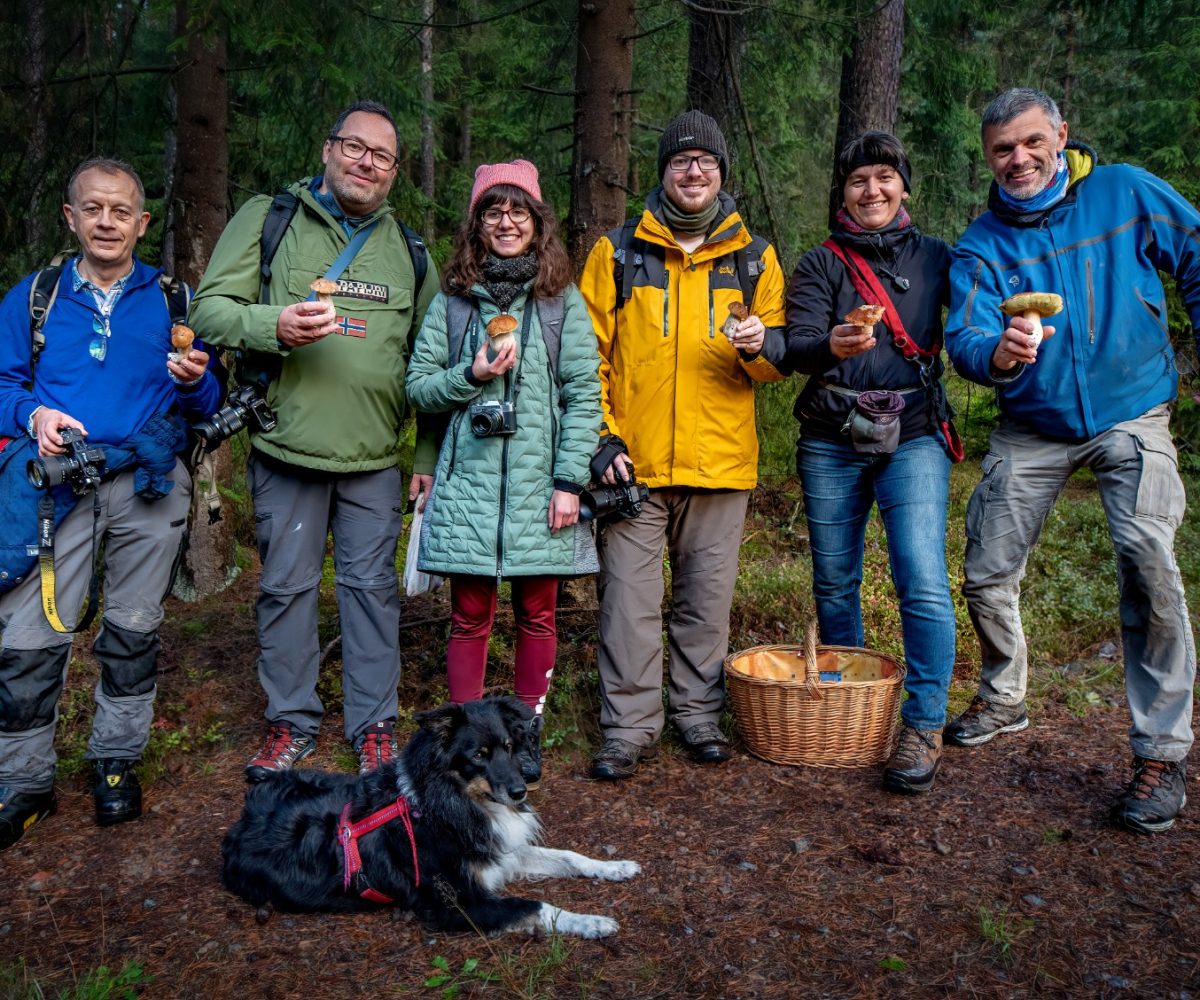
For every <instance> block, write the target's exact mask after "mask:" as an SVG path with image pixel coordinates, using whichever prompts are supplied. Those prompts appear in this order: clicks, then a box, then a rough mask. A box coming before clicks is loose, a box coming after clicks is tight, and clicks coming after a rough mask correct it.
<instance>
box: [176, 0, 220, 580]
mask: <svg viewBox="0 0 1200 1000" xmlns="http://www.w3.org/2000/svg"><path fill="white" fill-rule="evenodd" d="M190 12H191V4H190V3H189V2H188V0H178V4H177V6H176V10H175V17H176V29H175V34H176V36H178V37H183V36H186V37H187V39H188V47H187V56H186V61H185V63H184V66H183V68H182V69H181V70H180V71H179V73H178V74H177V75H176V77H175V95H174V97H175V102H174V103H175V135H174V142H173V143H169V144H168V151H169V152H170V151H171V150H172V149H173V151H174V163H173V164H171V165H170V169H169V170H168V174H167V176H168V177H169V178H170V185H171V186H170V196H169V199H168V220H167V231H168V234H169V237H168V241H165V243H164V258H163V259H164V265H165V266H167V267H169V266H170V265H171V264H172V263H173V265H174V273H175V276H176V277H178V278H180V279H182V280H183V281H186V282H187V283H188V284H189V285H191V286H192V287H193V288H195V287H196V286H197V285H198V284H199V283H200V278H201V277H202V275H203V274H204V269H205V268H206V267H207V266H208V259H209V257H210V255H211V254H212V250H213V247H214V246H215V245H216V242H217V237H218V236H220V234H221V230H222V229H223V228H224V227H225V221H226V215H225V206H226V199H227V194H228V193H227V188H228V173H229V144H228V138H227V136H226V121H227V106H228V105H227V99H226V82H225V62H226V33H225V32H226V29H225V25H224V24H221V23H213V22H208V23H203V24H189V23H188V18H189V14H190ZM167 247H170V248H171V257H167V255H166V248H167ZM215 459H216V480H217V482H218V483H224V484H227V483H229V482H230V478H231V475H230V458H229V446H228V445H223V446H222V447H221V448H220V449H219V450H218V451H217V453H216V455H215ZM198 487H199V477H197V490H196V496H195V497H194V502H193V508H192V525H191V544H190V546H189V547H188V551H187V556H186V558H185V560H184V563H183V565H182V566H181V567H180V573H179V580H178V581H177V583H176V593H177V594H179V595H180V596H185V597H189V598H194V597H203V596H206V595H208V594H214V593H217V592H218V591H220V590H222V589H223V588H224V587H225V586H226V584H227V583H228V582H229V580H230V579H231V578H232V572H233V567H234V560H233V537H232V534H231V532H230V529H229V521H228V520H223V521H218V522H216V523H214V524H210V523H209V519H208V510H207V508H206V507H205V506H204V504H203V503H202V502H201V496H200V494H201V490H200V489H199V488H198Z"/></svg>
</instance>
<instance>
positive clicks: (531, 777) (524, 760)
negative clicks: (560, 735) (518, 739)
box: [517, 715, 546, 788]
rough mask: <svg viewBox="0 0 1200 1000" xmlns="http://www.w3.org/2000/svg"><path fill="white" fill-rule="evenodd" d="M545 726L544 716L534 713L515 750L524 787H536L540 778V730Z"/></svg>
mask: <svg viewBox="0 0 1200 1000" xmlns="http://www.w3.org/2000/svg"><path fill="white" fill-rule="evenodd" d="M545 727H546V719H545V717H544V716H541V715H535V716H534V717H533V718H532V719H530V720H529V722H528V724H527V727H526V729H525V737H524V739H523V741H522V743H521V746H520V748H519V749H518V750H517V764H518V765H520V768H521V777H522V778H523V779H524V780H525V787H527V788H536V787H537V785H538V782H540V781H541V780H542V730H543V729H544V728H545Z"/></svg>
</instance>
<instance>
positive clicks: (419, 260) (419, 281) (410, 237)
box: [396, 219, 429, 302]
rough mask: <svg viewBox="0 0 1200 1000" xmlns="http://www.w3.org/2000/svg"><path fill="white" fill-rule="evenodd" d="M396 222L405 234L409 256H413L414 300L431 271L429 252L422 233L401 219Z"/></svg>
mask: <svg viewBox="0 0 1200 1000" xmlns="http://www.w3.org/2000/svg"><path fill="white" fill-rule="evenodd" d="M396 224H397V225H398V226H399V227H400V232H401V233H403V234H404V242H405V243H407V244H408V256H409V257H411V258H412V266H413V302H416V301H417V297H418V296H419V295H420V294H421V286H422V285H424V284H425V275H427V274H428V273H429V252H428V251H427V250H426V249H425V241H424V240H423V239H421V235H420V233H418V232H417V231H416V230H415V229H411V228H409V227H408V226H406V225H405V224H404V223H403V222H401V221H400V220H399V219H397V220H396Z"/></svg>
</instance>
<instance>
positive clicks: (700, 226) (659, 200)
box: [646, 184, 721, 236]
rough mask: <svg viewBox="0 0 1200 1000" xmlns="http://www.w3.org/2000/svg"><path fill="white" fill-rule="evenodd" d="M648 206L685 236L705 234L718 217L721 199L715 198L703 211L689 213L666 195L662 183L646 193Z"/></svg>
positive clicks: (664, 222)
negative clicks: (676, 205)
mask: <svg viewBox="0 0 1200 1000" xmlns="http://www.w3.org/2000/svg"><path fill="white" fill-rule="evenodd" d="M646 207H647V208H648V209H650V212H651V214H653V215H655V216H656V217H657V218H658V220H659V221H660V222H662V223H663V224H665V225H666V227H667V228H668V229H670V230H671V231H672V232H675V233H682V234H683V235H684V236H705V235H707V234H708V230H709V229H710V228H711V226H712V224H713V220H714V219H716V217H717V212H718V211H720V208H721V199H720V198H719V197H717V198H714V199H713V200H712V203H711V204H710V205H709V206H708V207H707V208H706V209H704V210H703V211H701V212H697V213H695V214H689V213H687V212H681V211H680V210H679V209H678V208H676V207H675V203H674V202H673V201H671V199H670V198H668V197H667V196H666V192H664V191H663V189H662V185H661V184H660V185H659V186H658V187H656V188H655V189H654V190H653V191H651V192H650V193H649V194H648V195H646Z"/></svg>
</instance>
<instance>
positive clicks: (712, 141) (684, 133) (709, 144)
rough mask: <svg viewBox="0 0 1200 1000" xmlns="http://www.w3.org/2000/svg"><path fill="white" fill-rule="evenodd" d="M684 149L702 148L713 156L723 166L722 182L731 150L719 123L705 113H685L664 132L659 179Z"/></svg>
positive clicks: (659, 143)
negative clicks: (727, 145)
mask: <svg viewBox="0 0 1200 1000" xmlns="http://www.w3.org/2000/svg"><path fill="white" fill-rule="evenodd" d="M685 149H703V150H705V151H707V152H709V153H712V154H713V155H714V156H715V157H716V158H717V160H718V161H719V162H720V164H721V182H722V183H724V181H725V175H726V174H727V173H728V172H729V151H728V150H727V149H726V148H725V136H723V135H722V134H721V127H720V126H719V125H718V124H717V123H716V120H715V119H713V118H710V117H709V116H708V115H706V114H705V113H704V112H703V111H685V112H684V113H683V114H681V115H680V116H679V117H678V118H676V119H675V120H674V121H673V122H671V124H669V125H668V126H667V127H666V128H665V129H663V134H662V138H661V139H660V140H659V141H658V178H659V180H662V177H663V174H665V173H666V172H667V160H669V159H670V158H671V157H672V156H674V155H675V154H676V153H682V152H683V151H684V150H685Z"/></svg>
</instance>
